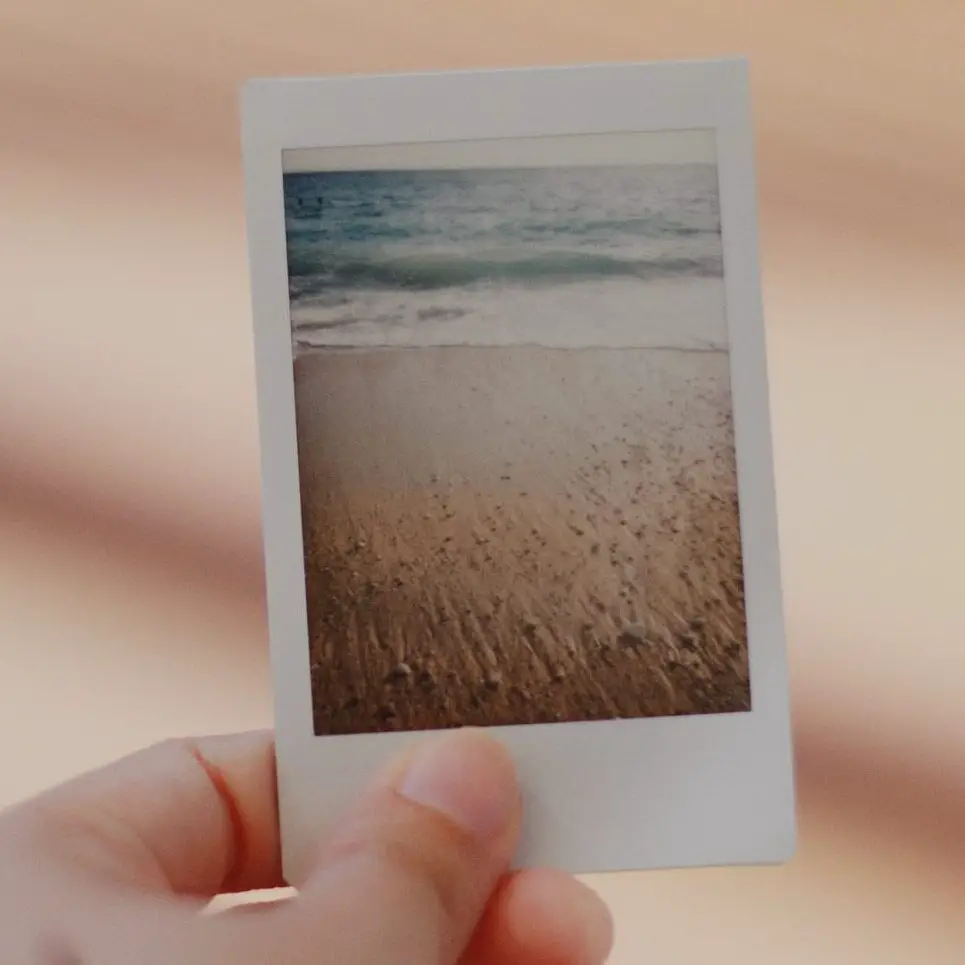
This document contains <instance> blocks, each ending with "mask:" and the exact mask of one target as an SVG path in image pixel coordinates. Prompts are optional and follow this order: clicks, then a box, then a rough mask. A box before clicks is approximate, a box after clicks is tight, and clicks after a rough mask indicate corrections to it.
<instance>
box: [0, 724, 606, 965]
mask: <svg viewBox="0 0 965 965" xmlns="http://www.w3.org/2000/svg"><path fill="white" fill-rule="evenodd" d="M521 810H522V806H521V800H520V795H519V791H518V786H517V783H516V776H515V772H514V768H513V765H512V762H511V760H510V757H509V755H508V753H507V751H506V750H505V748H503V746H502V745H500V744H499V743H497V742H496V741H494V740H492V739H490V738H488V737H485V736H483V735H482V734H481V733H479V732H473V731H461V732H454V733H452V734H450V735H448V736H445V737H442V738H437V739H433V740H429V741H426V742H424V743H422V744H420V745H418V746H416V747H415V748H414V749H413V750H410V751H409V752H408V753H407V754H406V755H404V756H403V757H401V758H399V759H397V760H395V761H393V762H392V763H391V764H390V765H389V767H388V768H387V769H386V770H385V772H384V773H382V774H381V775H379V776H378V777H377V778H376V780H375V781H374V782H373V783H372V785H371V786H370V787H369V788H368V789H367V790H366V792H365V793H364V794H363V795H362V796H361V798H360V799H359V801H358V803H357V805H356V806H355V808H354V809H353V810H352V811H351V813H350V814H348V815H347V816H346V817H345V818H344V819H343V821H342V822H341V823H340V825H339V826H338V827H337V828H336V830H335V831H334V833H333V834H332V836H331V837H330V838H329V839H328V840H327V841H326V842H325V843H324V844H323V846H322V847H321V848H320V850H319V852H318V855H317V859H316V861H315V862H314V866H313V867H314V870H313V871H312V873H311V875H310V876H309V879H308V881H307V882H306V883H305V885H304V886H303V887H302V888H301V889H300V890H299V892H298V894H297V895H296V896H295V897H294V898H291V899H288V900H285V901H280V902H273V903H271V904H269V905H262V906H242V907H240V908H236V909H233V910H231V911H229V912H225V913H221V914H217V915H212V914H202V912H203V910H204V909H205V907H206V906H207V904H208V902H209V900H210V898H211V897H213V896H214V895H217V894H222V893H226V892H244V891H249V890H255V889H268V888H273V887H278V886H281V885H283V884H284V882H283V879H282V876H281V861H280V848H279V834H278V815H277V810H276V803H275V774H274V748H273V738H272V735H271V734H270V733H252V734H239V735H232V736H226V737H207V738H200V739H197V740H176V741H170V742H166V743H164V744H160V745H157V746H156V747H153V748H150V749H148V750H146V751H142V752H140V753H137V754H134V755H132V756H130V757H128V758H125V759H123V760H121V761H118V762H116V763H114V764H111V765H109V766H108V767H106V768H103V769H101V770H99V771H95V772H91V773H89V774H86V775H83V776H81V777H79V778H76V779H74V780H73V781H70V782H68V783H66V784H62V785H60V786H59V787H56V788H54V789H52V790H50V791H47V792H45V793H44V794H42V795H40V796H38V797H36V798H34V799H32V800H30V801H27V802H25V803H23V804H21V805H18V806H16V807H14V808H11V809H9V810H7V811H5V812H2V813H0V961H2V962H3V963H4V965H131V963H132V962H137V963H138V965H202V963H203V965H256V963H257V965H266V963H269V962H270V963H272V965H303V963H304V965H309V963H311V965H330V963H331V965H456V963H458V965H523V963H525V965H601V963H603V962H604V961H605V959H606V957H607V955H608V954H609V952H610V948H611V945H612V923H611V919H610V916H609V914H608V912H607V910H606V907H605V906H604V905H603V903H602V902H601V901H600V899H599V898H598V897H597V896H596V895H595V894H594V893H593V892H592V891H590V889H588V888H586V887H585V886H584V885H582V884H581V883H580V882H578V881H577V880H576V879H574V878H572V877H570V876H568V875H564V874H562V873H559V872H555V871H550V870H524V871H518V872H514V873H509V872H508V870H507V869H508V867H509V864H510V862H511V859H512V855H513V852H514V850H515V846H516V841H517V836H518V833H519V828H520V818H521Z"/></svg>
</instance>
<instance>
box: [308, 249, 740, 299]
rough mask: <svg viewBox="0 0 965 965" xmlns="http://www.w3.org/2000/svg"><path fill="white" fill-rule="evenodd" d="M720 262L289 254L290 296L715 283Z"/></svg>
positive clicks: (575, 255) (577, 255) (578, 255)
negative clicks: (623, 281) (609, 282)
mask: <svg viewBox="0 0 965 965" xmlns="http://www.w3.org/2000/svg"><path fill="white" fill-rule="evenodd" d="M722 272H723V265H722V262H721V259H720V257H683V256H669V255H667V256H662V257H656V258H649V259H641V258H620V257H615V256H611V255H604V254H596V253H589V252H568V251H561V252H544V253H540V254H536V255H529V256H522V257H516V258H492V257H482V256H464V255H398V256H395V257H392V256H383V257H369V258H358V259H352V260H350V259H344V260H341V261H337V260H333V261H326V260H325V259H324V257H319V253H316V252H310V253H309V252H305V253H298V252H290V255H289V275H290V278H291V279H292V282H293V283H294V284H293V286H292V287H293V291H292V294H293V296H295V297H297V296H298V295H302V294H311V293H316V292H319V291H325V290H327V291H337V290H342V291H345V290H356V291H358V290H386V289H389V290H392V289H394V290H399V291H436V290H440V289H448V288H470V287H477V286H491V285H501V286H527V287H528V286H539V285H561V284H568V283H580V282H588V281H599V280H603V279H616V278H629V279H638V280H644V281H645V280H650V279H660V278H716V277H720V276H721V274H722Z"/></svg>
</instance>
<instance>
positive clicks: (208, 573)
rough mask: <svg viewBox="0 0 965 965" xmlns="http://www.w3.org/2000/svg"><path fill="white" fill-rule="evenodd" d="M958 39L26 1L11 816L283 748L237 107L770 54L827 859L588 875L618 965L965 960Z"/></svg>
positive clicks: (937, 27)
mask: <svg viewBox="0 0 965 965" xmlns="http://www.w3.org/2000/svg"><path fill="white" fill-rule="evenodd" d="M226 11H230V13H227V12H226ZM963 36H965V6H963V5H962V4H961V3H960V2H959V0H918V2H917V3H914V4H912V3H903V4H902V3H898V2H893V3H889V4H884V3H874V2H872V0H834V2H831V0H786V2H783V3H780V4H777V3H770V4H766V3H755V2H752V0H743V2H742V0H680V2H675V3H664V4H659V5H658V4H656V3H652V2H649V0H512V2H509V0H486V2H483V0H460V2H452V0H419V2H416V0H315V2H308V0H274V2H272V3H270V4H267V3H261V2H256V0H236V2H235V3H233V4H230V5H225V4H223V3H218V2H215V0H167V2H163V3H161V2H157V3H147V2H131V0H88V2H86V3H84V4H77V3H76V2H75V0H46V2H44V3H43V4H35V3H31V2H28V0H9V2H8V3H6V4H5V5H4V7H3V9H2V11H0V119H2V123H0V266H2V267H0V648H2V664H0V735H2V736H0V757H2V760H3V762H4V768H3V771H2V777H0V805H3V804H5V803H8V802H10V801H13V800H15V799H17V798H19V797H21V796H23V795H26V794H29V793H31V792H33V791H35V790H37V789H39V788H41V787H42V786H44V785H46V784H48V783H50V782H52V781H56V780H59V779H62V778H64V777H66V776H68V775H70V774H72V773H74V772H76V771H78V770H81V769H86V768H88V767H90V766H93V765H95V764H97V763H100V762H102V761H105V760H107V759H109V758H112V757H114V756H116V755H118V754H120V753H123V752H125V751H127V750H131V749H133V748H135V747H138V746H140V745H143V744H145V743H147V742H150V741H154V740H156V739H159V738H161V737H164V736H168V735H171V734H179V733H189V732H202V731H219V730H231V729H236V728H247V727H252V726H262V725H265V724H267V723H269V722H270V717H271V698H270V683H269V678H268V668H267V657H266V648H265V627H264V619H263V612H262V605H261V559H260V544H259V540H260V534H259V522H258V479H257V438H256V431H255V413H254V396H253V370H252V354H251V338H250V328H249V326H250V316H249V307H248V291H247V278H246V264H245V247H244V223H243V214H242V204H241V180H240V161H239V152H238V131H237V116H236V107H235V90H236V87H237V84H238V83H239V82H240V81H241V80H243V79H244V78H245V77H247V76H249V75H253V74H262V75H267V74H280V73H287V74H296V73H327V72H340V71H353V72H354V71H372V70H379V71H384V70H396V69H413V68H445V67H467V66H501V65H525V64H531V63H532V64H554V63H571V62H586V61H612V60H625V59H631V60H637V59H647V58H668V57H696V56H705V55H716V54H733V53H746V54H748V55H749V56H750V57H751V61H752V70H753V80H754V86H755V97H756V111H757V123H758V132H759V163H760V171H759V175H760V194H761V221H762V242H763V249H764V255H763V266H762V267H763V272H764V288H765V299H766V308H767V313H768V331H769V349H770V356H771V380H772V395H773V405H774V422H775V434H776V439H775V444H776V449H777V462H778V464H777V474H778V487H779V492H778V496H779V502H780V509H781V530H782V540H783V553H784V559H785V563H784V567H785V578H786V587H787V606H788V615H789V632H790V638H791V646H792V668H793V678H794V679H793V690H794V693H793V697H794V710H795V728H796V733H797V742H798V757H799V768H800V771H799V782H800V799H801V825H802V843H801V850H800V855H799V857H798V858H797V859H795V861H794V862H792V863H791V864H790V865H788V866H787V867H785V868H782V869H778V870H760V869H748V870H740V871H737V870H719V871H706V872H688V873H664V874H651V875H628V876H618V877H612V878H597V879H594V882H593V883H594V884H595V885H596V886H597V887H599V889H600V891H601V892H602V893H603V894H604V895H605V896H606V898H607V899H608V900H609V901H610V902H611V905H612V907H613V909H614V911H615V914H616V917H617V925H618V933H619V942H618V947H617V950H616V952H615V954H614V957H613V961H614V963H618V965H623V963H638V962H648V961H654V962H660V963H662V965H670V963H676V962H680V963H684V962H688V963H690V962H698V961H704V960H707V959H708V958H712V960H713V961H715V962H718V963H720V962H734V963H742V965H748V963H754V962H761V963H775V962H781V963H794V965H796V963H799V962H800V963H805V962H807V963H810V962H813V961H817V960H822V959H823V960H827V961H829V962H841V963H845V962H859V961H860V962H875V963H876V965H891V963H905V962H908V963H915V965H922V963H945V962H948V963H952V962H960V961H961V960H962V959H963V957H965V915H963V914H962V913H961V908H962V907H963V897H965V883H963V879H965V876H963V871H965V844H963V842H965V740H963V738H962V735H963V734H965V707H963V700H962V697H961V696H960V694H961V692H962V688H963V680H965V645H963V644H965V607H963V600H965V594H963V591H962V588H961V587H962V584H963V582H965V549H963V547H965V508H963V502H962V500H963V494H965V455H963V454H962V449H961V446H962V439H963V437H965V377H963V369H965V272H963V269H962V266H963V264H965V232H963V230H962V223H963V220H965V113H963V112H962V110H961V104H962V103H963V102H965V70H963V68H962V66H961V59H960V42H961V38H962V37H963Z"/></svg>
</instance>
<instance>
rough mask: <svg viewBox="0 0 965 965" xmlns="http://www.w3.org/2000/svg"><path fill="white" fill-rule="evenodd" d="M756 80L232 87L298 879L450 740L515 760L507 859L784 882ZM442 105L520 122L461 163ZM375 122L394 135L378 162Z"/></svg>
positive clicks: (781, 673) (665, 72)
mask: <svg viewBox="0 0 965 965" xmlns="http://www.w3.org/2000/svg"><path fill="white" fill-rule="evenodd" d="M745 81H746V78H745V72H744V67H743V65H741V64H739V63H725V64H694V65H650V66H636V67H623V68H583V69H580V70H572V69H571V70H557V71H520V72H494V73H489V74H487V73H481V74H457V75H448V77H445V76H442V75H440V76H432V75H424V76H420V75H415V76H410V77H402V78H356V79H344V80H331V81H287V82H286V81H274V82H272V81H268V82H258V83H255V84H253V85H252V86H251V87H250V88H249V101H248V103H247V105H246V135H247V136H246V163H247V166H248V172H247V173H248V178H247V185H248V197H249V224H250V231H251V239H250V243H251V252H252V257H251V264H252V276H253V278H252V281H253V293H254V298H255V324H256V335H257V348H258V375H259V401H260V409H261V424H262V446H263V478H264V488H265V539H266V554H267V563H268V589H269V619H270V624H271V636H272V653H273V665H274V669H275V674H276V695H277V704H278V706H277V719H278V731H277V738H278V751H277V753H278V765H279V792H280V799H281V807H282V821H283V832H284V834H285V838H286V844H285V847H286V856H287V857H286V868H287V869H289V874H290V876H292V875H294V876H295V877H296V878H297V873H298V872H297V869H298V867H300V866H302V864H303V862H304V855H303V854H302V853H301V852H303V851H304V849H306V848H311V845H312V842H313V841H316V840H317V839H318V838H319V837H320V835H322V834H323V833H324V830H325V827H326V826H327V825H328V824H330V822H331V820H332V819H333V818H334V816H335V815H336V814H337V812H338V811H339V810H340V809H341V808H343V807H344V806H345V804H346V803H347V802H348V801H349V800H350V799H351V795H352V793H353V792H354V791H355V790H357V789H358V787H360V786H361V783H362V782H364V779H365V777H366V776H367V775H368V772H369V771H370V770H371V769H372V768H373V767H376V766H377V765H378V764H379V763H380V762H381V761H382V760H384V759H385V758H386V757H387V756H389V755H390V754H391V753H392V752H394V751H395V750H396V749H397V748H398V747H399V742H400V741H411V740H412V739H414V738H416V737H418V736H420V735H421V734H422V733H424V732H426V731H434V730H443V729H449V728H454V727H462V726H477V727H486V728H492V729H493V731H494V733H495V736H498V737H500V738H501V739H502V740H504V741H505V742H506V743H507V744H508V745H509V746H510V748H511V749H512V750H513V751H514V752H515V754H516V757H517V761H518V764H519V766H520V770H521V774H522V779H523V782H524V786H527V787H528V789H529V793H530V795H531V797H532V799H533V802H532V805H531V806H530V814H531V824H530V826H529V829H528V831H527V835H526V840H525V842H524V847H523V849H522V853H521V855H520V860H521V861H524V862H527V863H529V862H531V861H532V860H533V859H535V860H538V861H541V862H544V863H547V862H548V863H551V864H556V865H558V866H562V867H566V868H568V869H569V870H575V871H589V870H607V869H617V868H625V867H661V866H669V865H693V864H713V863H728V862H749V861H776V860H781V859H783V858H784V857H785V856H786V855H787V853H788V852H789V850H790V848H791V842H792V840H793V781H792V775H791V764H790V742H789V733H788V721H787V694H786V687H787V684H786V669H785V666H784V661H785V655H784V639H783V626H782V619H781V602H780V582H779V576H778V573H777V552H776V517H775V509H774V505H773V483H772V480H771V466H770V461H771V455H770V438H769V420H768V418H767V393H766V376H765V371H764V352H763V332H762V328H761V318H760V307H759V295H758V291H757V286H758V282H757V278H756V242H755V237H756V236H755V231H754V223H753V208H754V205H753V170H752V165H751V161H752V158H751V154H750V144H749V141H750V137H749V125H747V122H746V115H745V111H746V103H745V101H746V90H745V89H744V88H745ZM453 85H454V86H453ZM460 85H461V86H462V89H463V93H464V94H465V95H466V96H467V97H472V98H473V102H474V103H476V104H477V106H485V105H486V104H487V103H488V104H489V105H490V106H492V107H495V105H496V104H497V103H502V101H503V98H504V97H506V96H507V94H509V93H510V92H511V91H513V89H514V88H515V93H516V97H515V99H514V103H515V107H514V108H513V110H508V111H507V110H504V111H503V112H502V113H500V112H496V111H481V112H480V117H486V118H488V121H480V122H479V123H478V124H477V125H476V127H477V128H478V129H477V130H475V131H473V124H472V123H471V121H470V119H468V118H467V117H466V116H465V115H464V114H462V113H455V112H454V111H453V107H452V102H451V101H450V100H449V97H450V96H451V95H453V94H454V92H455V88H456V87H459V86H460ZM627 91H632V92H633V95H634V96H633V97H632V98H630V100H629V101H628V100H627V99H626V98H625V97H623V98H621V97H620V96H618V95H619V93H621V92H624V93H625V92H627ZM380 94H381V95H382V97H383V100H382V101H381V102H380V97H379V95H380ZM567 94H569V95H570V96H567ZM604 94H607V95H609V96H608V97H607V98H605V99H606V100H607V102H608V103H609V104H610V115H611V116H610V117H609V118H607V117H605V116H603V115H605V114H606V113H607V112H606V111H603V112H601V111H595V112H593V111H591V110H590V109H589V108H590V105H591V103H592V100H593V95H596V96H598V97H601V98H603V95H604ZM385 98H388V99H389V100H392V99H394V100H395V101H396V102H397V103H396V105H395V106H396V107H397V108H399V110H401V111H402V113H399V112H398V111H395V112H393V113H391V117H392V118H393V120H392V123H391V124H389V125H388V126H389V127H393V126H394V127H395V129H396V132H393V133H396V134H397V136H394V137H392V138H388V137H385V136H384V135H383V138H381V139H378V140H376V139H375V138H374V137H373V132H374V131H375V130H376V129H377V128H378V127H379V123H378V122H379V120H380V118H381V119H388V118H389V116H390V114H389V113H387V112H388V109H389V108H388V106H386V105H385ZM380 103H381V104H382V105H383V106H379V105H380ZM282 105H283V106H284V108H285V109H284V110H283V111H281V112H280V114H282V115H284V117H283V120H282V121H279V120H278V117H279V112H278V111H277V110H276V111H275V113H274V114H272V113H271V111H272V109H273V108H275V109H277V108H279V107H281V106H282ZM340 111H341V112H340ZM336 115H338V117H339V118H342V119H343V120H340V121H339V122H338V123H333V118H334V117H335V116H336ZM350 117H351V119H350V120H349V119H348V118H350ZM607 122H608V123H609V129H607V127H603V128H602V129H600V128H599V125H601V124H606V123H607ZM340 125H341V126H340ZM594 125H597V128H596V129H594ZM383 126H384V125H383ZM429 130H431V131H432V132H433V133H434V135H435V136H433V137H427V136H426V132H427V131H429ZM388 133H390V132H389V131H386V134H388ZM728 219H730V220H728ZM725 269H726V270H725ZM282 299H284V302H283V301H282ZM752 692H753V700H752ZM584 780H587V781H589V782H590V783H589V784H586V785H584V784H583V783H582V782H583V781H584ZM574 782H575V783H574ZM715 797H716V798H717V805H716V807H714V806H713V805H712V802H713V801H714V799H715ZM751 808H754V809H756V810H755V811H751V810H750V809H751ZM533 812H535V815H534V814H533ZM728 815H731V816H732V817H733V818H734V820H735V821H736V823H730V824H728V822H727V817H728ZM537 819H538V821H539V823H538V824H537V823H536V822H537ZM694 821H697V822H699V827H694V826H693V824H692V822H694Z"/></svg>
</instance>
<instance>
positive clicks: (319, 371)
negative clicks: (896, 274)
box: [295, 346, 750, 734]
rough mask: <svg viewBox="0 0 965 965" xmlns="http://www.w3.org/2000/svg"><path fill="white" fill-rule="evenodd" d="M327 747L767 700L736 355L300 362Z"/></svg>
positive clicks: (553, 354) (383, 353)
mask: <svg viewBox="0 0 965 965" xmlns="http://www.w3.org/2000/svg"><path fill="white" fill-rule="evenodd" d="M295 381H296V405H297V420H298V436H299V452H300V455H299V462H300V472H301V480H302V512H303V525H304V534H305V558H306V584H307V596H308V612H309V631H310V646H311V679H312V692H313V701H314V723H315V732H316V734H344V733H364V732H372V731H384V730H422V729H435V728H445V727H454V726H461V725H502V724H521V723H541V722H553V721H577V720H597V719H609V718H616V717H624V718H629V717H644V716H647V717H650V716H666V715H678V714H695V713H724V712H734V711H743V710H748V709H749V708H750V682H749V673H748V661H747V646H746V632H745V622H744V606H743V586H742V578H741V557H740V539H739V524H738V509H737V495H736V488H737V487H736V472H735V458H734V450H733V429H732V422H731V409H730V394H729V362H728V357H727V355H726V353H723V352H715V351H703V352H702V351H679V350H653V349H630V350H626V349H620V350H614V349H579V350H575V349H544V348H538V347H529V346H526V347H523V346H517V347H501V348H460V347H450V348H419V349H405V348H403V349H383V350H377V349H373V350H357V351H356V350H339V349H328V350H321V351H318V352H313V353H310V354H308V355H304V356H302V357H300V358H299V359H298V360H297V361H296V362H295Z"/></svg>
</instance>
